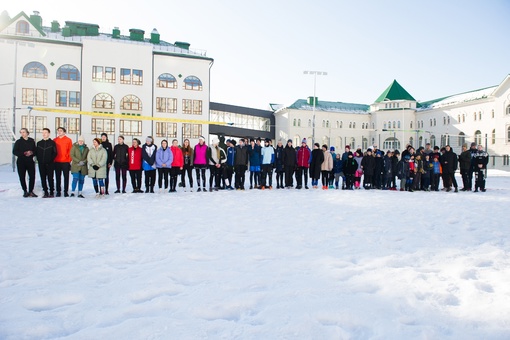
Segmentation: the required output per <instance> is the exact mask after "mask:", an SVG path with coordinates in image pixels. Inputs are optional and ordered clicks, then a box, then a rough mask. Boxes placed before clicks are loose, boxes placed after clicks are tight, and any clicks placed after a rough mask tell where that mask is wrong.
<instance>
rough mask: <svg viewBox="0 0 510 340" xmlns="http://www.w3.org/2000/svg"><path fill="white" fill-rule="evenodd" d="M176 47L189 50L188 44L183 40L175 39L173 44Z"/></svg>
mask: <svg viewBox="0 0 510 340" xmlns="http://www.w3.org/2000/svg"><path fill="white" fill-rule="evenodd" d="M174 45H175V46H176V47H179V48H182V49H183V50H189V46H190V44H189V43H187V42H183V41H176V42H175V44H174Z"/></svg>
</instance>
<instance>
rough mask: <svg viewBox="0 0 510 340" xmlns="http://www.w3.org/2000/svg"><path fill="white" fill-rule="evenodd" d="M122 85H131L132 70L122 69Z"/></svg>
mask: <svg viewBox="0 0 510 340" xmlns="http://www.w3.org/2000/svg"><path fill="white" fill-rule="evenodd" d="M120 83H121V84H131V69H129V68H121V69H120Z"/></svg>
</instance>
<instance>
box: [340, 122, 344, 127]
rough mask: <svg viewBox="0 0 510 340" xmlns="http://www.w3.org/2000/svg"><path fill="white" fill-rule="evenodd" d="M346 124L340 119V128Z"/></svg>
mask: <svg viewBox="0 0 510 340" xmlns="http://www.w3.org/2000/svg"><path fill="white" fill-rule="evenodd" d="M343 126H344V122H342V121H340V129H341V128H342V127H343Z"/></svg>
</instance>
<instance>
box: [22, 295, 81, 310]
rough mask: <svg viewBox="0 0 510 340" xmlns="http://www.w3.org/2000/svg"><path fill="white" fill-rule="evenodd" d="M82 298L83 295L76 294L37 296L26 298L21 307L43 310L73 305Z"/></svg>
mask: <svg viewBox="0 0 510 340" xmlns="http://www.w3.org/2000/svg"><path fill="white" fill-rule="evenodd" d="M82 300H83V297H82V296H81V295H77V294H63V295H48V296H39V297H35V298H31V299H28V300H26V301H25V303H24V304H23V307H25V308H26V309H28V310H31V311H34V312H43V311H47V310H52V309H56V308H60V307H65V306H71V305H75V304H78V303H80V302H81V301H82Z"/></svg>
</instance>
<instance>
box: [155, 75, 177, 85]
mask: <svg viewBox="0 0 510 340" xmlns="http://www.w3.org/2000/svg"><path fill="white" fill-rule="evenodd" d="M156 86H157V87H164V88H167V89H176V88H177V80H176V79H175V77H174V76H173V75H171V74H170V73H163V74H161V75H160V76H159V77H158V82H157V83H156Z"/></svg>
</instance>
